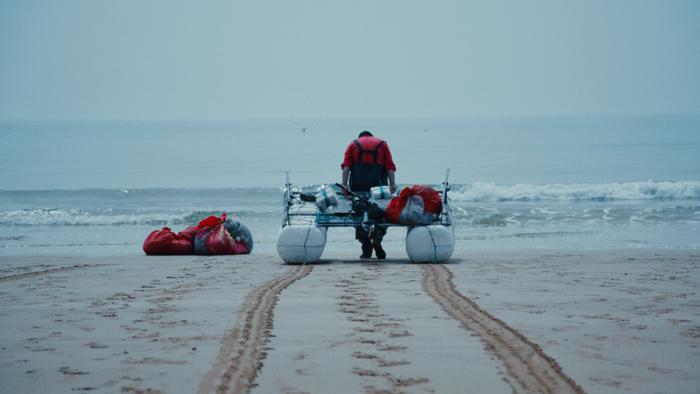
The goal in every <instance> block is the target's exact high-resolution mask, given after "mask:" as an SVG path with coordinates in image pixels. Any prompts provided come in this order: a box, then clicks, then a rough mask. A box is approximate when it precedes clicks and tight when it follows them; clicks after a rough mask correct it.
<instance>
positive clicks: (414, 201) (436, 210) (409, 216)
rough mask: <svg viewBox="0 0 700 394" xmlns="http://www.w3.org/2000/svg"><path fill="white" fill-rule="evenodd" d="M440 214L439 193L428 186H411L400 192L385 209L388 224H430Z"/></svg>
mask: <svg viewBox="0 0 700 394" xmlns="http://www.w3.org/2000/svg"><path fill="white" fill-rule="evenodd" d="M440 212H442V199H441V198H440V193H438V192H437V190H435V189H433V188H432V187H430V186H424V185H413V186H411V187H406V188H404V189H403V190H401V193H400V194H399V196H398V197H394V198H393V199H392V200H391V201H390V202H389V205H387V207H386V219H387V221H388V222H389V223H401V224H408V225H417V224H430V223H432V222H433V221H435V220H436V219H437V217H438V215H440Z"/></svg>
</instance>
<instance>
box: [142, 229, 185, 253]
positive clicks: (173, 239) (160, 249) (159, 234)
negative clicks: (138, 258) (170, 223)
mask: <svg viewBox="0 0 700 394" xmlns="http://www.w3.org/2000/svg"><path fill="white" fill-rule="evenodd" d="M143 251H144V252H145V253H146V254H148V255H172V254H192V242H190V241H189V240H187V238H185V237H182V236H180V235H179V234H175V233H174V232H172V231H171V230H170V228H168V227H163V229H161V230H154V231H152V232H151V233H150V234H149V235H148V237H146V240H145V241H143Z"/></svg>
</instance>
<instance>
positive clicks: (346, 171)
mask: <svg viewBox="0 0 700 394" xmlns="http://www.w3.org/2000/svg"><path fill="white" fill-rule="evenodd" d="M349 179H350V167H343V182H342V183H343V186H345V187H346V188H347V187H348V180H349Z"/></svg>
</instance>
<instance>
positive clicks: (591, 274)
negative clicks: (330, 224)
mask: <svg viewBox="0 0 700 394" xmlns="http://www.w3.org/2000/svg"><path fill="white" fill-rule="evenodd" d="M391 255H392V254H391V251H390V256H391ZM393 255H395V256H398V257H396V258H390V259H389V260H387V261H385V262H382V263H376V262H359V261H358V260H357V259H356V258H355V257H354V253H353V254H352V255H351V254H350V253H349V252H348V253H343V252H337V251H328V252H327V253H326V254H325V255H324V258H325V260H324V261H323V262H322V263H320V264H315V265H307V266H301V265H300V266H289V265H284V264H281V263H280V261H279V259H278V258H277V256H276V255H275V254H274V253H273V252H268V253H266V252H260V253H256V254H254V255H250V256H214V257H198V256H176V257H146V256H130V257H109V258H107V257H104V258H73V257H61V256H51V257H46V256H44V257H31V258H26V257H22V258H14V257H13V258H6V257H0V330H1V332H2V333H3V335H2V337H1V339H0V343H1V347H2V353H0V354H1V356H0V381H2V382H3V391H7V392H16V393H21V392H76V391H77V392H134V393H143V392H166V393H192V392H200V393H206V392H234V393H246V392H252V393H269V392H281V393H305V392H308V393H326V392H335V393H342V392H348V393H354V392H365V393H402V392H405V393H452V392H475V393H476V392H488V393H511V392H517V393H535V392H553V393H568V392H573V393H581V392H588V393H628V392H634V393H656V392H664V393H665V392H674V393H697V392H698V391H697V387H700V365H699V362H700V349H699V348H698V345H700V295H699V293H698V290H699V289H698V285H699V284H700V253H698V252H697V251H653V250H652V251H650V250H619V251H594V252H591V251H585V252H584V251H582V252H569V251H567V252H564V251H552V250H543V251H537V250H528V251H517V252H495V251H491V252H469V251H459V252H457V253H456V254H455V256H454V258H453V260H451V261H450V262H449V263H448V264H442V265H415V264H409V263H407V260H406V259H405V258H404V257H403V256H401V254H400V253H394V254H393Z"/></svg>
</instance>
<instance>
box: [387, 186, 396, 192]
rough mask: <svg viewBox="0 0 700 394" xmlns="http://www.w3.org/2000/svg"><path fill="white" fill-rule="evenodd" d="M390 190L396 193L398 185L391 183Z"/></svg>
mask: <svg viewBox="0 0 700 394" xmlns="http://www.w3.org/2000/svg"><path fill="white" fill-rule="evenodd" d="M389 191H391V194H394V193H396V185H389Z"/></svg>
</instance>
